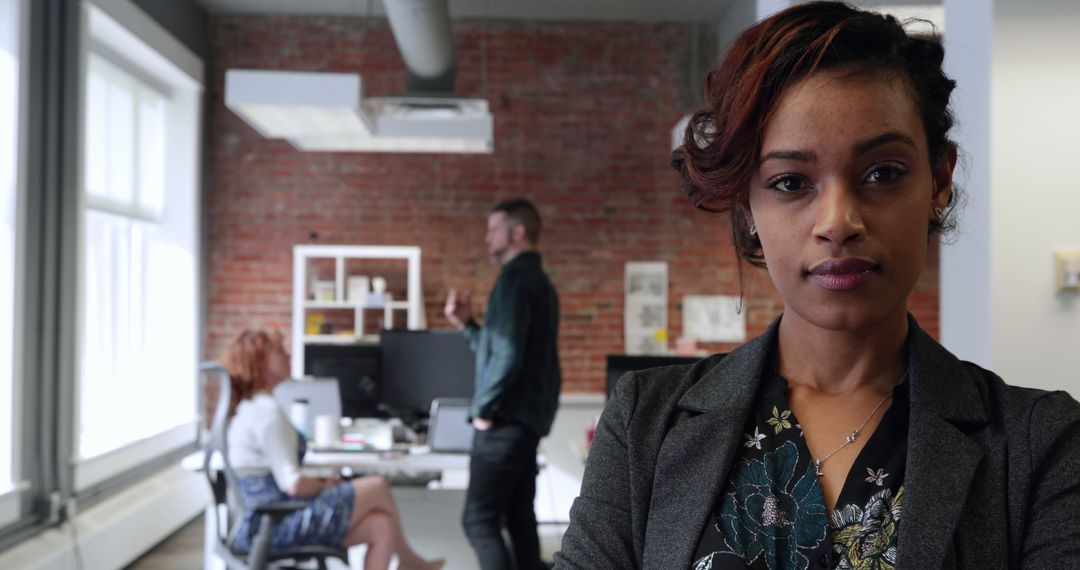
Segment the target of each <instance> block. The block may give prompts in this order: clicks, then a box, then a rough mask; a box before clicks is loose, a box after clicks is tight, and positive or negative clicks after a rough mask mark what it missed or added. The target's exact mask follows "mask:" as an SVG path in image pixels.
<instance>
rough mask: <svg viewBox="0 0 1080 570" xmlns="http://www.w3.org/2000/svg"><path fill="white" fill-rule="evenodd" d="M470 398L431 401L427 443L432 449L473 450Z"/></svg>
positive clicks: (450, 450)
mask: <svg viewBox="0 0 1080 570" xmlns="http://www.w3.org/2000/svg"><path fill="white" fill-rule="evenodd" d="M469 403H470V402H469V400H468V399H466V398H436V399H434V400H432V401H431V420H430V421H429V423H428V436H427V444H428V447H430V448H431V451H434V452H441V453H468V452H469V451H471V450H472V440H473V427H472V424H471V423H469Z"/></svg>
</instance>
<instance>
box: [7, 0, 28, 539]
mask: <svg viewBox="0 0 1080 570" xmlns="http://www.w3.org/2000/svg"><path fill="white" fill-rule="evenodd" d="M14 5H15V10H16V11H17V17H18V23H16V24H15V26H16V28H17V30H18V31H17V33H18V38H17V44H18V48H17V49H18V53H17V54H16V58H17V66H18V70H17V72H16V73H17V74H18V92H17V95H16V97H17V100H16V102H15V106H16V111H15V116H16V120H17V126H16V133H15V141H14V144H15V147H14V150H15V157H14V158H15V161H14V166H15V187H14V190H15V239H14V267H13V269H14V271H13V272H12V273H13V276H18V275H22V274H23V271H22V268H23V266H24V263H23V256H24V253H23V248H22V246H21V245H20V244H22V243H24V241H25V240H24V237H23V236H24V235H25V233H26V200H25V196H26V167H25V165H26V156H25V147H26V144H25V142H26V119H27V90H28V82H27V77H28V75H29V73H28V69H29V66H28V65H27V63H26V62H27V59H28V58H27V53H28V49H27V48H28V45H29V37H28V36H29V33H28V31H29V21H30V3H29V1H28V0H14ZM12 287H13V288H12V291H13V292H14V295H13V297H12V299H9V300H7V301H5V302H11V303H12V310H13V313H12V317H13V318H12V346H11V347H10V348H11V355H12V358H11V361H10V362H7V363H3V364H0V365H2V366H9V367H11V369H10V373H11V395H10V396H11V410H10V414H9V413H8V411H7V410H3V411H2V413H3V416H6V418H7V421H10V422H11V424H10V431H9V430H8V429H7V428H4V429H0V437H9V438H10V439H11V441H10V453H11V461H10V464H9V467H10V469H11V472H10V473H7V474H5V476H4V479H5V480H9V482H8V481H5V482H4V483H3V484H0V527H3V526H6V525H8V524H11V523H13V522H15V521H17V520H19V518H20V517H21V516H22V514H23V513H22V507H23V505H22V503H23V495H24V494H25V493H26V491H28V490H29V489H30V486H31V485H30V482H29V481H25V480H22V479H21V477H22V475H23V473H22V461H21V459H22V455H23V453H22V451H23V450H22V445H23V429H22V428H23V407H22V406H21V405H18V403H19V402H21V401H22V398H23V385H24V379H23V374H22V370H21V364H22V362H21V361H22V359H21V358H20V355H21V348H22V343H21V341H20V340H19V338H20V337H19V334H18V332H19V331H20V330H21V329H22V327H21V326H20V323H21V320H22V318H21V311H20V310H19V308H18V307H19V303H18V299H19V296H20V289H21V286H20V283H19V282H18V281H17V280H15V281H14V282H13V283H12ZM5 432H6V433H5Z"/></svg>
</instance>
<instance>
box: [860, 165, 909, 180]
mask: <svg viewBox="0 0 1080 570" xmlns="http://www.w3.org/2000/svg"><path fill="white" fill-rule="evenodd" d="M903 175H904V172H903V170H901V169H900V168H899V167H896V166H879V167H877V168H875V169H873V170H871V171H870V174H869V175H868V176H867V177H866V181H867V182H873V183H876V184H884V183H888V182H893V181H895V180H896V179H898V178H900V177H901V176H903Z"/></svg>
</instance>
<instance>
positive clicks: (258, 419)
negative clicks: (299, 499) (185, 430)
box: [226, 393, 300, 491]
mask: <svg viewBox="0 0 1080 570" xmlns="http://www.w3.org/2000/svg"><path fill="white" fill-rule="evenodd" d="M226 437H228V440H229V463H230V464H232V468H233V469H234V470H235V471H236V472H237V473H239V474H242V475H265V474H267V473H272V474H273V475H274V482H275V483H277V486H278V488H279V489H281V490H282V491H285V490H287V489H289V488H291V487H292V486H293V485H295V484H296V481H297V480H298V479H300V458H299V457H298V456H297V455H298V453H299V435H298V434H297V432H296V430H295V429H294V428H293V426H292V424H290V423H289V419H288V418H287V417H285V412H284V411H283V410H282V409H281V406H278V404H277V402H276V401H274V397H273V396H271V395H270V394H267V393H259V394H256V395H254V396H252V397H251V398H250V399H247V400H244V401H243V402H240V405H239V406H237V407H236V415H234V416H233V418H232V420H230V422H229V431H228V433H227V435H226Z"/></svg>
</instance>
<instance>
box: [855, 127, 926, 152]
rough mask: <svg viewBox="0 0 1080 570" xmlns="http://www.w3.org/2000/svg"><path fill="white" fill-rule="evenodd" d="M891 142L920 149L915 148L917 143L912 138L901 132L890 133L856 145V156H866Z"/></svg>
mask: <svg viewBox="0 0 1080 570" xmlns="http://www.w3.org/2000/svg"><path fill="white" fill-rule="evenodd" d="M891 142H901V143H904V144H906V145H908V146H910V147H911V148H913V149H918V147H916V146H915V141H913V140H911V137H909V136H907V135H905V134H904V133H901V132H900V131H889V132H887V133H883V134H880V135H878V136H876V137H874V138H871V139H867V140H864V141H861V142H858V143H855V146H854V147H853V148H854V150H855V155H856V156H858V155H860V154H866V153H867V152H870V151H871V150H873V149H875V148H877V147H879V146H881V145H885V144H889V143H891Z"/></svg>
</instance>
